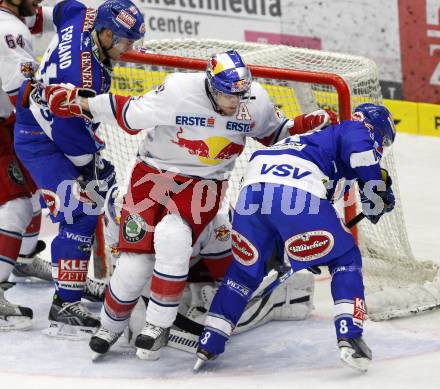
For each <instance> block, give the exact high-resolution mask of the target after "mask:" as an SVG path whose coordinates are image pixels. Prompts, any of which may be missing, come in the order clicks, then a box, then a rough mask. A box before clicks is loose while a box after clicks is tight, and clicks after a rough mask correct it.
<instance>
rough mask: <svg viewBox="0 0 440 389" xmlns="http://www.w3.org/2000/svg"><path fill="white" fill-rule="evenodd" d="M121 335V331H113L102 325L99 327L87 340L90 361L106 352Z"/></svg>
mask: <svg viewBox="0 0 440 389" xmlns="http://www.w3.org/2000/svg"><path fill="white" fill-rule="evenodd" d="M121 335H122V332H113V331H110V330H108V329H106V328H104V327H102V326H101V327H99V329H98V331H97V332H96V334H95V335H93V336H92V338H91V339H90V342H89V346H90V348H91V349H92V361H96V360H97V359H98V358H99V357H100V356H102V355H104V354H106V353H107V352H108V351H109V350H110V347H111V346H113V345H114V344H115V343H116V341H117V340H118V339H119V337H120V336H121Z"/></svg>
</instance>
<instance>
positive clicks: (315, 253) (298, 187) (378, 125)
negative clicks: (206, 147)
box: [195, 104, 396, 371]
mask: <svg viewBox="0 0 440 389" xmlns="http://www.w3.org/2000/svg"><path fill="white" fill-rule="evenodd" d="M395 131H396V130H395V127H394V122H393V119H392V117H391V114H390V113H389V111H388V110H387V109H386V108H385V107H382V106H378V105H374V104H362V105H360V106H358V107H357V108H356V109H355V112H354V115H353V120H346V121H343V122H342V123H340V124H336V125H333V126H329V127H327V128H324V129H322V130H320V131H315V132H313V133H310V134H303V135H301V136H296V137H289V138H287V139H285V140H283V141H281V142H280V143H278V144H276V145H274V146H272V147H269V148H267V149H264V150H258V151H256V152H254V153H253V155H252V157H251V158H250V161H249V165H248V168H247V171H246V173H245V176H244V182H243V188H242V190H241V192H240V195H239V199H238V201H237V205H236V208H235V212H234V216H233V230H232V254H233V256H234V261H233V263H232V265H231V266H230V267H229V269H228V272H227V274H226V275H225V278H224V282H223V283H222V285H221V286H220V288H219V289H218V291H217V294H216V296H215V298H214V300H213V302H212V304H211V307H210V309H209V314H208V316H207V318H206V321H205V330H204V331H203V333H202V335H201V336H200V339H199V349H198V352H197V355H198V358H199V359H198V361H197V362H196V366H195V369H196V370H197V369H198V368H199V367H200V366H201V365H202V364H203V361H206V360H212V359H215V358H216V357H217V356H219V355H220V354H222V353H223V352H224V350H225V344H226V341H227V340H228V338H229V336H230V335H231V333H232V331H234V328H235V327H236V325H237V323H238V321H239V319H240V317H241V315H242V312H243V310H244V307H245V306H246V304H247V302H248V300H249V298H250V296H251V295H252V294H253V292H254V290H255V289H256V288H257V287H258V285H259V284H260V282H261V279H262V277H263V275H264V267H265V264H266V262H267V260H268V258H269V255H270V251H269V250H268V246H267V242H268V241H272V240H273V239H276V240H281V241H282V242H283V246H284V250H285V253H286V254H287V255H288V258H289V262H290V264H291V267H292V269H293V271H295V272H296V271H299V270H302V269H305V268H308V267H311V266H328V269H329V272H330V275H331V277H332V281H331V292H332V297H333V300H334V312H335V317H334V324H335V330H336V337H337V344H338V346H339V348H340V358H341V360H342V361H343V362H344V363H346V364H347V365H349V366H350V367H353V368H355V369H358V370H361V371H366V370H367V367H368V362H369V360H371V358H372V353H371V350H370V349H369V347H368V346H367V344H366V343H365V341H364V340H363V338H362V334H363V322H364V317H365V302H364V300H365V298H364V285H363V278H362V258H361V253H360V250H359V248H358V247H357V245H356V244H355V241H354V238H353V236H352V234H351V232H350V230H348V229H347V228H346V227H345V225H343V223H342V222H341V220H340V219H339V217H338V216H337V214H336V211H335V209H334V207H333V206H332V204H331V202H330V199H332V197H333V194H334V189H335V187H336V184H337V182H338V181H339V180H341V179H347V180H350V181H351V180H356V181H357V183H358V185H359V191H360V197H361V201H362V205H363V213H364V215H365V217H366V218H368V219H369V220H370V221H371V222H372V223H377V222H378V221H379V219H380V218H381V217H382V216H383V215H384V214H385V213H387V212H391V211H392V210H393V208H394V204H395V198H394V195H393V191H392V188H391V184H392V182H391V178H390V177H389V176H388V175H387V174H384V173H386V171H384V170H381V167H380V164H379V163H380V161H381V158H382V151H383V147H385V146H390V145H391V144H392V143H393V141H394V138H395V134H396V132H395Z"/></svg>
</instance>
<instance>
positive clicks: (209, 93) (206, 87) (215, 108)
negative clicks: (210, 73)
mask: <svg viewBox="0 0 440 389" xmlns="http://www.w3.org/2000/svg"><path fill="white" fill-rule="evenodd" d="M205 91H206V95H207V96H208V99H209V101H210V102H211V105H212V108H214V111H215V112H217V113H219V114H220V115H223V112H222V110H221V109H220V107H219V106H218V104H217V102H216V101H215V98H214V96H213V94H212V92H211V88H210V87H209V81H208V79H207V78H205Z"/></svg>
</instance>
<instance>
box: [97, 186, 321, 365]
mask: <svg viewBox="0 0 440 389" xmlns="http://www.w3.org/2000/svg"><path fill="white" fill-rule="evenodd" d="M117 191H118V189H117V186H114V187H113V188H112V189H110V191H109V193H108V196H107V199H106V205H105V207H104V211H105V228H104V233H105V239H106V243H107V244H108V245H109V246H110V247H112V248H113V252H115V253H116V254H117V246H118V241H119V219H120V207H121V206H122V204H120V205H119V207H118V206H117V205H115V201H116V200H117V196H116V194H117ZM229 219H230V212H229V200H228V199H227V198H226V197H225V199H224V200H223V205H222V208H221V209H220V211H219V213H218V214H217V215H216V216H215V218H214V219H213V220H212V221H211V222H210V223H209V225H208V226H207V227H206V228H205V229H204V230H203V231H202V233H201V235H200V236H199V238H198V239H197V241H196V242H195V244H194V246H193V252H192V254H191V259H190V266H189V268H190V269H189V274H188V279H187V286H186V287H185V290H184V293H183V298H182V301H181V303H180V305H179V313H178V316H180V319H178V320H176V321H175V322H174V326H175V327H176V330H179V329H180V330H184V331H186V332H190V333H192V334H195V335H200V334H201V330H202V328H203V327H202V325H201V324H202V323H203V322H204V319H205V316H206V314H207V311H208V309H209V307H210V305H211V302H212V298H213V296H214V295H215V292H216V289H217V286H218V282H219V280H221V279H223V277H224V275H225V272H226V270H227V268H228V267H229V265H230V264H231V262H232V252H231V224H230V221H229ZM276 249H277V247H274V256H273V260H272V261H271V268H272V270H271V271H270V275H268V276H267V277H266V278H265V279H264V280H263V282H262V284H261V285H260V287H259V289H258V290H257V291H256V292H255V294H254V296H255V297H254V299H253V300H252V303H250V304H249V305H248V307H247V308H246V310H245V312H244V313H243V315H242V318H241V320H240V322H239V323H238V325H237V330H236V331H235V333H240V332H244V331H247V330H250V329H252V328H255V327H258V326H260V325H262V324H264V323H267V322H268V321H270V320H304V319H306V318H307V317H308V316H309V314H310V313H311V311H312V309H313V291H314V278H313V275H312V274H311V273H307V272H306V273H298V274H295V275H294V276H292V277H290V278H289V279H288V280H287V281H286V282H285V283H284V284H283V285H282V286H280V287H278V288H276V289H275V290H274V291H273V292H272V293H271V294H270V295H268V296H265V297H264V298H261V293H260V292H262V291H263V290H264V289H265V287H266V286H267V285H268V284H270V283H271V282H273V281H274V279H275V278H276V277H277V276H278V271H277V270H276V268H281V267H283V266H282V265H283V256H282V253H281V255H279V254H278V253H277V252H276V251H277V250H276ZM115 282H117V280H113V284H114V283H115ZM149 286H150V285H149V282H148V283H147V284H146V285H145V288H144V291H143V293H142V296H141V298H140V299H139V300H138V302H137V303H136V306H135V308H134V310H133V312H132V314H131V316H130V319H129V322H128V328H129V331H126V332H125V334H126V335H127V338H128V339H129V341H130V342H131V343H132V345H134V340H135V338H136V337H137V335H139V333H140V332H141V330H142V329H143V328H144V326H145V320H146V309H147V306H148V303H149V297H150V288H149ZM105 315H106V313H105V308H103V313H102V316H103V317H104V316H105ZM182 315H183V316H184V317H186V318H187V319H188V320H185V319H183V320H182ZM174 334H177V335H178V334H179V333H178V332H177V333H176V332H175V333H174ZM120 335H121V334H120V333H113V332H111V331H108V330H106V329H105V327H101V328H100V330H99V331H98V332H97V333H96V334H95V335H94V336H93V337H92V339H91V341H90V347H91V349H92V351H93V354H92V356H93V359H95V358H96V357H98V356H101V355H103V354H105V353H107V352H108V351H109V349H110V347H111V346H112V344H114V343H115V342H116V341H117V339H118V338H119V336H120ZM171 345H173V343H171ZM186 350H187V351H191V352H195V349H186Z"/></svg>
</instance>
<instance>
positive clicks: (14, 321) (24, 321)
mask: <svg viewBox="0 0 440 389" xmlns="http://www.w3.org/2000/svg"><path fill="white" fill-rule="evenodd" d="M31 327H32V319H31V318H30V317H25V316H9V317H8V318H7V319H6V320H5V319H3V318H0V332H1V331H16V330H19V331H26V330H28V329H30V328H31Z"/></svg>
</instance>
